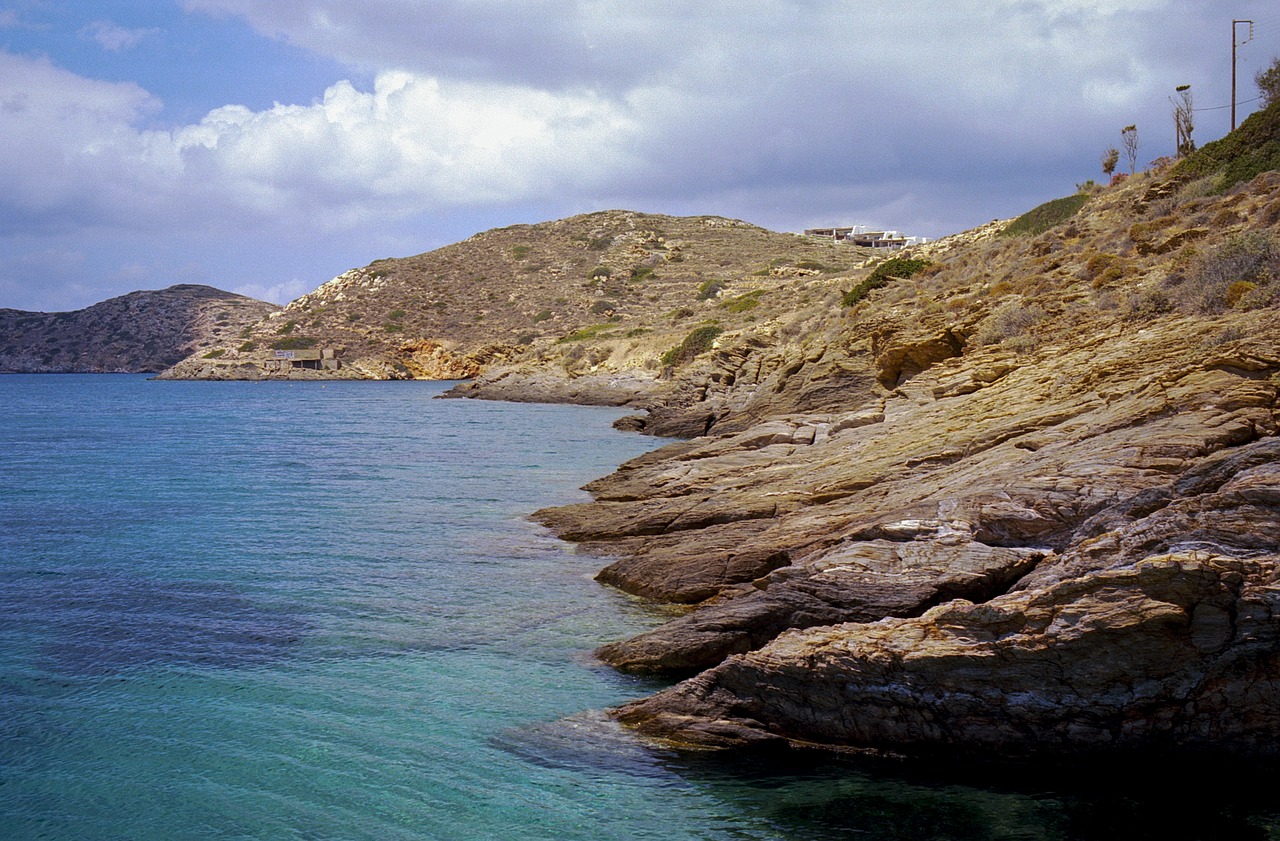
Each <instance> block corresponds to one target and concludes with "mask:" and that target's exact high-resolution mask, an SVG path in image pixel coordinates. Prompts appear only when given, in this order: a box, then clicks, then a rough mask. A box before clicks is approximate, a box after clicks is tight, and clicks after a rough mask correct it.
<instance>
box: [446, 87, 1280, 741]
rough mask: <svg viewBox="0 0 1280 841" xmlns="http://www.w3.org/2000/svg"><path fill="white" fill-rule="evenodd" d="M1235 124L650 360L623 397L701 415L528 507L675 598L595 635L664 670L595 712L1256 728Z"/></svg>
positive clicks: (1250, 436)
mask: <svg viewBox="0 0 1280 841" xmlns="http://www.w3.org/2000/svg"><path fill="white" fill-rule="evenodd" d="M1242 128H1243V129H1244V133H1243V134H1242V135H1241V136H1242V137H1243V138H1245V139H1246V141H1247V140H1248V138H1263V139H1265V140H1266V141H1267V142H1270V140H1271V139H1274V138H1276V137H1280V111H1278V110H1277V109H1276V108H1274V107H1273V108H1272V109H1271V110H1269V111H1268V112H1264V113H1263V114H1260V115H1255V117H1253V118H1251V119H1250V121H1248V122H1247V123H1246V124H1245V126H1244V127H1242ZM1256 142H1257V141H1253V142H1245V141H1241V140H1240V139H1239V138H1231V139H1229V141H1228V142H1227V143H1224V144H1223V145H1219V146H1213V145H1212V144H1211V146H1210V147H1206V152H1205V156H1206V157H1205V158H1200V159H1193V160H1191V161H1189V162H1188V163H1187V164H1185V165H1182V166H1179V167H1177V168H1172V169H1171V168H1162V169H1157V170H1154V171H1152V172H1149V173H1143V174H1140V175H1138V176H1136V177H1133V178H1130V179H1129V180H1128V181H1127V182H1126V183H1124V184H1122V185H1119V186H1116V187H1112V188H1109V189H1106V190H1100V191H1097V192H1094V193H1092V194H1090V195H1087V196H1084V197H1081V198H1080V199H1077V200H1073V201H1070V202H1060V203H1054V204H1053V205H1046V207H1045V208H1038V209H1036V210H1035V211H1033V212H1032V213H1030V214H1028V216H1027V217H1026V218H1024V219H1022V220H1018V223H1016V224H1015V225H1012V226H1007V227H1006V226H1005V225H1003V224H993V225H989V226H986V227H985V228H983V229H979V230H977V231H973V232H970V233H969V234H967V235H964V236H962V237H957V238H953V239H951V240H949V241H940V242H938V243H933V244H930V245H928V246H926V247H922V248H918V249H914V250H913V251H912V253H911V254H910V255H906V256H907V257H908V258H909V259H910V260H911V261H912V262H911V263H910V264H907V263H899V264H898V267H899V269H898V272H897V274H894V273H889V274H888V275H887V276H886V275H885V274H884V273H882V274H881V276H880V277H879V278H874V273H867V272H863V273H862V275H858V274H852V275H851V276H850V278H849V280H850V281H856V285H853V284H851V285H849V286H848V287H847V292H846V294H844V295H843V296H841V297H842V299H843V300H842V301H840V300H836V301H830V300H828V301H826V302H825V310H824V311H822V312H816V311H815V312H812V313H811V314H810V315H809V316H808V318H807V320H806V321H805V322H804V329H802V330H800V331H787V330H783V329H771V328H766V327H763V326H761V327H759V329H757V330H755V331H753V332H750V333H743V334H741V335H739V336H730V335H728V334H725V335H724V336H721V337H720V343H719V345H718V346H717V347H714V348H712V349H711V350H709V351H708V352H707V353H705V354H703V355H701V356H699V357H697V358H696V359H695V360H694V361H693V362H691V363H690V364H688V365H686V366H684V367H681V368H679V369H676V370H672V371H670V372H668V373H669V379H670V386H669V387H668V388H667V390H666V391H665V392H664V393H663V394H661V395H658V396H656V397H655V396H654V395H653V394H652V393H651V394H650V395H649V396H647V397H645V398H642V399H641V405H645V408H648V409H649V411H648V412H647V413H646V414H645V415H644V416H643V417H637V418H633V419H630V420H629V421H628V423H627V426H628V427H629V428H643V429H646V430H648V431H653V432H660V433H668V434H670V433H676V434H681V435H689V436H695V435H696V436H697V437H693V438H692V439H691V440H689V441H685V442H680V443H675V444H671V445H668V446H666V447H664V448H662V449H660V450H657V451H655V452H653V453H650V454H648V455H646V456H643V457H641V458H638V459H636V460H634V461H632V462H630V463H628V464H626V465H623V466H622V468H621V469H619V470H618V471H617V472H616V473H615V474H613V475H612V476H609V477H605V478H603V479H600V480H598V481H596V482H593V483H592V484H591V485H589V486H588V489H589V490H590V491H591V492H592V494H593V496H594V497H595V501H593V502H589V503H583V504H580V505H574V506H568V507H564V508H557V509H550V510H547V511H543V512H539V513H538V515H537V518H538V519H539V520H541V521H542V522H544V523H546V524H547V525H549V526H550V527H551V528H552V529H553V530H554V531H556V532H557V533H558V534H560V535H561V536H563V537H565V538H567V539H570V540H574V541H578V542H580V543H581V544H582V546H583V548H584V549H585V550H587V551H591V552H595V553H598V554H600V555H601V556H603V557H605V558H607V559H608V562H609V565H608V566H607V567H606V568H605V569H604V570H603V571H602V573H601V574H600V579H601V580H602V581H604V582H606V583H608V584H611V585H614V586H617V587H620V588H622V589H624V590H626V591H628V592H631V593H635V594H637V595H639V596H643V597H646V598H648V599H653V600H656V601H662V602H670V603H675V604H684V605H690V606H691V607H692V609H691V610H690V611H689V612H687V613H685V614H683V615H680V616H679V617H678V618H675V619H673V620H672V621H670V622H668V623H667V624H666V625H664V626H661V627H659V628H657V629H655V630H653V631H651V632H648V633H646V634H643V635H641V636H639V637H636V638H634V639H631V640H625V641H620V642H617V643H613V644H610V645H607V646H605V647H603V648H602V649H600V651H599V652H598V654H599V656H600V657H601V658H602V659H604V660H605V661H606V662H608V663H610V664H612V665H614V666H615V667H617V668H620V669H624V670H629V671H637V672H651V673H660V674H666V675H671V676H676V677H682V678H687V679H685V680H684V681H683V682H681V683H679V684H677V685H676V686H674V687H673V688H671V689H669V690H666V691H663V692H660V693H658V694H657V695H655V696H653V697H651V698H648V699H645V700H642V701H637V702H635V703H632V704H629V705H627V706H626V707H624V708H622V709H619V710H615V711H613V714H614V716H615V717H616V718H617V719H618V720H619V721H621V722H623V723H624V724H626V725H628V726H630V727H632V728H634V729H636V730H637V731H638V732H640V733H643V734H646V735H648V736H651V737H655V738H658V739H661V740H663V741H664V742H665V743H668V744H670V743H676V744H686V745H696V746H699V747H720V748H724V747H743V746H749V747H754V748H760V747H768V748H796V747H799V748H806V747H814V746H820V747H827V748H835V749H838V750H849V751H859V752H861V751H870V752H876V753H888V754H895V755H903V754H906V755H918V756H932V755H938V754H953V755H959V756H963V757H967V758H968V757H974V756H979V755H983V754H986V755H994V756H1001V757H1009V756H1063V755H1090V756H1096V755H1098V754H1134V753H1136V752H1141V753H1144V754H1149V753H1162V752H1169V751H1178V752H1181V753H1182V754H1183V755H1191V754H1194V755H1205V754H1215V755H1218V756H1223V757H1231V758H1239V757H1243V756H1255V757H1256V756H1270V757H1275V756H1276V755H1277V753H1280V747H1278V746H1280V703H1277V696H1276V690H1275V687H1276V686H1278V685H1280V584H1278V583H1277V582H1280V541H1278V540H1277V535H1280V437H1277V431H1278V430H1280V401H1278V398H1277V395H1278V394H1280V318H1278V317H1277V316H1278V315H1280V173H1277V172H1275V171H1270V170H1267V169H1266V168H1265V167H1263V168H1261V169H1260V170H1256V171H1249V170H1248V169H1246V170H1244V176H1245V177H1247V179H1248V180H1246V181H1236V180H1235V179H1233V178H1230V177H1226V176H1225V175H1224V173H1226V172H1233V171H1236V170H1235V169H1233V167H1237V166H1239V162H1240V161H1241V160H1243V159H1245V158H1247V157H1251V156H1252V157H1253V158H1255V159H1256V158H1257V155H1256V154H1255V151H1256ZM1210 156H1215V157H1212V158H1211V159H1209V157H1210ZM1206 159H1208V160H1206ZM1006 230H1013V231H1016V230H1022V231H1025V233H1022V234H1019V235H1008V234H1005V233H1004V232H1005V231H1006ZM907 275H909V276H907ZM859 277H862V279H858V278H859ZM503 379H504V378H503V377H502V376H501V375H500V374H499V375H495V376H494V377H493V378H492V382H489V380H488V379H481V380H480V381H478V382H477V383H476V384H474V385H473V386H471V387H470V391H472V392H473V393H479V394H484V393H486V392H487V391H491V390H493V389H496V390H497V391H498V392H499V393H501V390H502V382H503ZM645 401H648V402H647V404H646V403H645Z"/></svg>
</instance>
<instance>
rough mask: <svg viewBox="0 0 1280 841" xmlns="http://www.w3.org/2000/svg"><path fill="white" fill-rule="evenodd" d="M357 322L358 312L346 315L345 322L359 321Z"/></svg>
mask: <svg viewBox="0 0 1280 841" xmlns="http://www.w3.org/2000/svg"><path fill="white" fill-rule="evenodd" d="M359 320H360V313H358V312H349V313H347V321H359Z"/></svg>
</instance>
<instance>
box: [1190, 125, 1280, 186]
mask: <svg viewBox="0 0 1280 841" xmlns="http://www.w3.org/2000/svg"><path fill="white" fill-rule="evenodd" d="M1276 169H1280V102H1273V103H1271V104H1270V105H1268V106H1267V107H1266V108H1264V109H1262V110H1261V111H1257V112H1255V113H1253V114H1252V115H1250V116H1249V118H1248V119H1247V120H1245V121H1244V122H1243V123H1241V124H1240V127H1239V128H1237V129H1236V130H1235V131H1233V132H1231V133H1230V134H1228V135H1226V136H1225V137H1223V138H1221V139H1220V140H1215V141H1213V142H1212V143H1206V144H1205V145H1204V146H1202V147H1200V148H1199V149H1197V150H1196V151H1195V152H1192V153H1191V154H1190V155H1188V156H1187V157H1185V158H1183V159H1182V160H1181V161H1179V162H1178V165H1177V166H1175V167H1174V168H1173V173H1172V175H1173V176H1174V177H1175V178H1176V177H1186V178H1201V177H1205V176H1214V178H1215V179H1216V180H1215V184H1214V187H1215V192H1219V193H1221V192H1225V191H1226V190H1228V189H1229V188H1231V187H1232V186H1234V185H1236V184H1239V183H1240V182H1242V181H1251V180H1253V178H1254V176H1257V175H1259V174H1261V173H1263V172H1269V171H1271V170H1276Z"/></svg>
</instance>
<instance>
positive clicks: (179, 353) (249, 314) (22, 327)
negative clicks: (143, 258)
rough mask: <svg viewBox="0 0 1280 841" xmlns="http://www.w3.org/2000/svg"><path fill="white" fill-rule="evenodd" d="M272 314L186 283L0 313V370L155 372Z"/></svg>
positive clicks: (260, 305) (270, 308) (269, 307)
mask: <svg viewBox="0 0 1280 841" xmlns="http://www.w3.org/2000/svg"><path fill="white" fill-rule="evenodd" d="M276 309H278V308H277V307H276V306H275V305H274V304H268V303H266V302H265V301H256V300H254V299H252V298H246V297H244V296H242V295H234V294H232V293H230V292H223V291H221V290H219V289H214V288H212V287H210V286H195V285H189V284H182V285H178V286H170V287H169V288H168V289H161V290H159V291H154V292H152V291H146V292H131V293H129V294H128V295H122V296H120V297H119V298H112V299H111V300H108V301H103V302H102V303H100V304H94V305H93V306H91V307H87V308H85V309H82V310H75V311H74V312H55V313H45V312H23V311H21V310H10V309H0V372H4V373H104V372H106V373H122V372H154V371H163V370H164V369H166V368H168V367H169V366H171V365H173V364H174V363H175V362H178V361H179V360H181V359H183V358H184V357H186V356H189V355H191V354H197V355H201V354H205V353H209V352H210V351H212V350H213V349H214V347H215V346H218V345H221V344H224V343H226V341H227V340H228V339H229V338H231V337H234V336H237V335H239V334H240V333H241V332H242V331H244V330H245V329H246V328H247V327H249V326H250V325H251V324H254V323H257V322H258V321H260V320H261V319H262V318H265V317H266V316H267V315H268V314H269V313H271V312H274V311H275V310H276Z"/></svg>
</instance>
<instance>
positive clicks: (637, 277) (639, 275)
mask: <svg viewBox="0 0 1280 841" xmlns="http://www.w3.org/2000/svg"><path fill="white" fill-rule="evenodd" d="M652 278H653V267H652V266H637V267H636V268H634V269H632V270H631V282H632V283H641V282H643V281H646V280H650V279H652Z"/></svg>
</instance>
